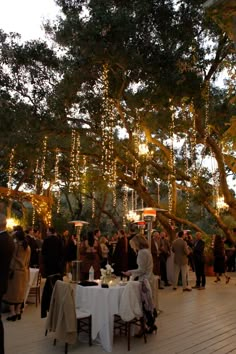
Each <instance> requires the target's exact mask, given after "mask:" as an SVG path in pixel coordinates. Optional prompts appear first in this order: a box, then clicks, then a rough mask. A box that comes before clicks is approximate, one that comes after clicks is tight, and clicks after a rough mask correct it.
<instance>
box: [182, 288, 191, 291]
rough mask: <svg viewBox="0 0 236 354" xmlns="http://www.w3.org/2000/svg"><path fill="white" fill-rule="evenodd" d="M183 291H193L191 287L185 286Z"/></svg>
mask: <svg viewBox="0 0 236 354" xmlns="http://www.w3.org/2000/svg"><path fill="white" fill-rule="evenodd" d="M183 291H192V289H191V288H183Z"/></svg>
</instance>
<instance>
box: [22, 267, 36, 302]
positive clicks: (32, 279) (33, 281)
mask: <svg viewBox="0 0 236 354" xmlns="http://www.w3.org/2000/svg"><path fill="white" fill-rule="evenodd" d="M38 274H39V269H38V268H30V277H29V282H28V284H27V287H26V290H25V301H24V302H25V303H26V301H27V298H28V295H29V291H30V288H31V286H33V285H36V284H37V279H38Z"/></svg>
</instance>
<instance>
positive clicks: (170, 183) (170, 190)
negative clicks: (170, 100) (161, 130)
mask: <svg viewBox="0 0 236 354" xmlns="http://www.w3.org/2000/svg"><path fill="white" fill-rule="evenodd" d="M170 110H171V112H172V113H171V123H170V127H169V134H170V159H169V161H168V165H169V170H170V173H169V174H168V210H169V213H172V211H173V183H174V179H175V172H176V171H175V151H174V132H175V108H174V106H171V108H170Z"/></svg>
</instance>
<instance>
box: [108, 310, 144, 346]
mask: <svg viewBox="0 0 236 354" xmlns="http://www.w3.org/2000/svg"><path fill="white" fill-rule="evenodd" d="M132 326H135V327H140V334H138V335H136V337H143V339H144V343H147V336H146V326H145V320H144V317H143V316H142V317H140V318H134V319H132V320H131V321H123V320H122V318H121V317H120V316H119V315H115V317H114V333H116V331H117V330H118V331H119V333H120V335H122V334H124V335H125V336H127V341H128V351H130V339H131V327H132Z"/></svg>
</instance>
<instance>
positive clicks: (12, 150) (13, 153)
mask: <svg viewBox="0 0 236 354" xmlns="http://www.w3.org/2000/svg"><path fill="white" fill-rule="evenodd" d="M14 157H15V149H14V148H12V149H11V153H10V159H9V168H8V182H7V188H8V192H7V196H10V194H11V189H12V180H13V161H14Z"/></svg>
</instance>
